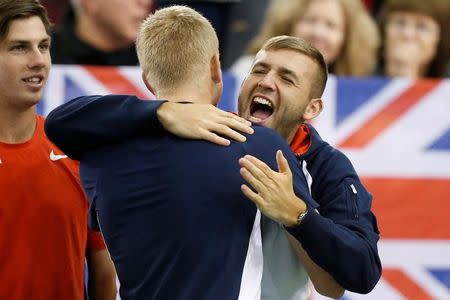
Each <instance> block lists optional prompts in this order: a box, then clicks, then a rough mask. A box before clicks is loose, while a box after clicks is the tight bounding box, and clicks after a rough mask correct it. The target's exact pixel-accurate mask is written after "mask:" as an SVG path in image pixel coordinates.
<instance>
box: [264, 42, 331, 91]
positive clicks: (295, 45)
mask: <svg viewBox="0 0 450 300" xmlns="http://www.w3.org/2000/svg"><path fill="white" fill-rule="evenodd" d="M261 50H264V51H270V50H291V51H295V52H298V53H300V54H303V55H305V56H307V57H309V58H311V59H312V60H313V61H314V62H315V63H316V64H317V72H316V73H317V74H316V78H315V80H314V82H312V83H311V95H310V97H311V99H314V98H320V97H322V93H323V91H324V90H325V85H326V84H327V79H328V70H327V64H326V63H325V59H324V58H323V56H322V54H321V53H320V52H319V50H317V49H316V48H314V47H313V46H312V45H311V44H310V43H308V42H307V41H305V40H304V39H302V38H299V37H293V36H287V35H281V36H276V37H273V38H271V39H269V40H268V41H266V43H265V44H264V45H262V47H261Z"/></svg>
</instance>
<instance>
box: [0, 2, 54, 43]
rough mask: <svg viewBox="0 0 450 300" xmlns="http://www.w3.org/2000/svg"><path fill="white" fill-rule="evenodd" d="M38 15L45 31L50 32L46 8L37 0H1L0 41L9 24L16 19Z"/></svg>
mask: <svg viewBox="0 0 450 300" xmlns="http://www.w3.org/2000/svg"><path fill="white" fill-rule="evenodd" d="M34 16H36V17H39V18H40V19H41V20H42V23H43V24H44V27H45V30H46V31H47V33H50V28H51V25H52V24H51V22H50V20H49V18H48V15H47V10H46V9H45V7H44V6H43V5H42V4H41V3H40V2H39V0H1V1H0V41H2V40H3V39H4V38H5V37H6V36H7V35H8V31H9V26H10V24H11V22H12V21H14V20H16V19H23V18H30V17H34Z"/></svg>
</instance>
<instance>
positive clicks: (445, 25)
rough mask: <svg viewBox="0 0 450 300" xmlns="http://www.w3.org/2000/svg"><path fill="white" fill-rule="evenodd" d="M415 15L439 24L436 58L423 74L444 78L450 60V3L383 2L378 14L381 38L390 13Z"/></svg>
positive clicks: (436, 0)
mask: <svg viewBox="0 0 450 300" xmlns="http://www.w3.org/2000/svg"><path fill="white" fill-rule="evenodd" d="M395 12H409V13H417V14H421V15H425V16H428V17H430V18H432V19H433V20H434V21H436V23H438V24H439V28H440V36H439V42H438V45H437V53H436V56H435V57H434V58H433V60H432V61H431V63H430V65H429V67H428V70H427V72H426V74H425V76H427V77H444V76H445V75H446V74H447V71H448V70H447V68H448V63H449V59H450V54H449V53H450V42H449V39H448V38H447V37H448V35H449V34H450V22H449V20H450V3H449V2H448V0H447V1H444V0H426V1H424V0H385V1H384V2H383V5H382V6H381V9H380V12H379V14H378V21H379V24H380V28H381V35H382V38H383V39H385V28H386V24H387V23H388V19H389V17H390V15H391V14H392V13H395Z"/></svg>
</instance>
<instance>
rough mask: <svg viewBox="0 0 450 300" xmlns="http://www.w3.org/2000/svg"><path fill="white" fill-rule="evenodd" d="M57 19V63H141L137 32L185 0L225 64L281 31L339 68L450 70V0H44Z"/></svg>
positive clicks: (360, 73) (236, 69)
mask: <svg viewBox="0 0 450 300" xmlns="http://www.w3.org/2000/svg"><path fill="white" fill-rule="evenodd" d="M43 3H44V5H46V6H47V8H48V10H49V13H50V16H51V18H52V20H53V23H54V24H55V27H54V31H53V35H52V39H53V41H52V48H51V53H52V60H53V63H55V64H93V65H137V64H138V60H137V57H136V54H135V49H134V40H135V38H136V34H137V31H138V28H139V25H140V23H141V22H142V20H143V19H144V18H145V17H146V16H147V15H148V14H149V13H151V12H152V11H154V10H155V9H157V8H159V7H164V6H168V5H172V4H184V5H189V6H191V7H193V8H194V9H196V10H198V11H200V12H201V13H202V14H203V15H204V16H205V17H207V18H208V19H209V20H210V21H211V23H212V24H213V26H214V28H215V29H216V31H217V34H218V36H219V40H220V53H221V60H222V68H223V69H225V70H227V69H230V70H231V72H233V73H234V74H235V75H236V76H244V75H245V74H246V73H247V72H248V71H249V69H250V66H251V61H252V59H253V57H254V55H255V53H256V52H257V50H258V49H259V48H260V46H261V45H262V44H263V43H264V41H265V40H267V39H268V38H270V37H273V36H276V35H294V36H299V37H302V38H304V39H306V40H307V41H308V42H310V43H311V44H313V45H314V46H315V47H316V48H318V49H319V50H320V51H321V53H322V54H323V55H324V57H325V60H326V62H327V64H328V67H329V72H330V73H332V74H335V75H340V76H356V77H366V76H388V77H396V76H402V77H409V78H421V77H448V76H449V74H450V67H449V61H450V45H449V43H450V40H449V39H448V37H449V36H450V1H449V0H429V1H422V0H378V1H377V0H365V1H364V0H222V1H217V0H215V1H212V0H178V1H177V0H129V1H122V0H90V1H87V0H70V1H69V0H67V1H54V0H46V1H43Z"/></svg>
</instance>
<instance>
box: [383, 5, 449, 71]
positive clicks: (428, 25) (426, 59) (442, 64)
mask: <svg viewBox="0 0 450 300" xmlns="http://www.w3.org/2000/svg"><path fill="white" fill-rule="evenodd" d="M449 6H450V2H449V1H442V0H430V1H420V0H387V1H385V2H384V4H383V6H382V8H381V11H380V15H379V22H380V28H381V32H382V36H383V49H382V51H381V63H380V67H379V70H378V74H379V75H385V76H388V77H397V76H400V77H408V78H414V79H415V78H421V77H445V76H448V75H449V74H448V67H449V60H450V53H449V52H450V49H449V44H450V41H449V38H448V37H449V35H450V9H449Z"/></svg>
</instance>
